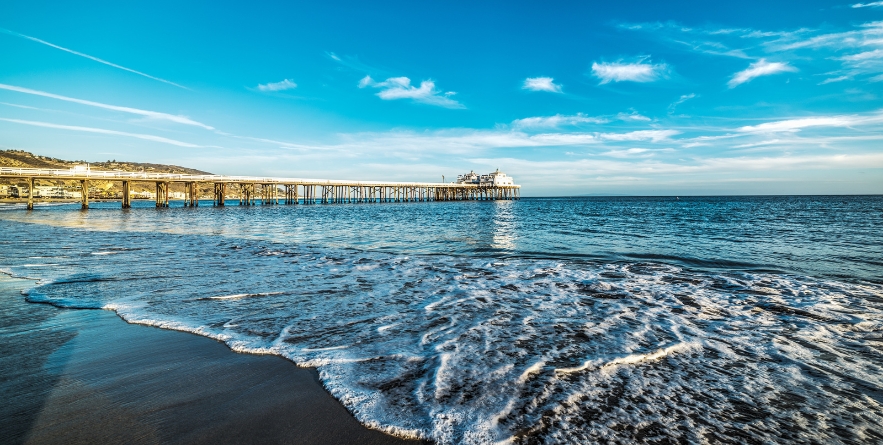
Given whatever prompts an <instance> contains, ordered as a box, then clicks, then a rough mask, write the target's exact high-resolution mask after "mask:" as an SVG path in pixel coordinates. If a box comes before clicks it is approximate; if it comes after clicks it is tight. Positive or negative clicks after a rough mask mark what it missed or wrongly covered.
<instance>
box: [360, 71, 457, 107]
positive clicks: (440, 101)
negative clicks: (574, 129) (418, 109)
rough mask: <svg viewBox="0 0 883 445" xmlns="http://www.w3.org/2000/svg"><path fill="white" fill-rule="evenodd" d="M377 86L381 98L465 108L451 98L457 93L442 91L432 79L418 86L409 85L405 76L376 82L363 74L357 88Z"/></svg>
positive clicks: (409, 81)
mask: <svg viewBox="0 0 883 445" xmlns="http://www.w3.org/2000/svg"><path fill="white" fill-rule="evenodd" d="M367 87H371V88H378V89H380V92H378V93H377V97H379V98H381V99H383V100H397V99H411V100H413V101H415V102H420V103H424V104H427V105H435V106H438V107H444V108H466V107H465V106H464V105H463V104H461V103H460V102H457V101H456V100H453V99H451V97H450V96H453V95H455V94H457V93H455V92H453V91H447V92H442V91H440V90H438V89H436V87H435V82H434V81H432V80H424V81H422V82H420V86H419V87H415V86H413V85H411V79H409V78H407V77H390V78H388V79H386V80H384V81H383V82H377V81H375V80H374V79H372V78H371V76H365V77H363V78H362V80H360V81H359V88H367Z"/></svg>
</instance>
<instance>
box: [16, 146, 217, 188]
mask: <svg viewBox="0 0 883 445" xmlns="http://www.w3.org/2000/svg"><path fill="white" fill-rule="evenodd" d="M86 163H88V164H89V166H90V167H91V168H92V169H93V170H119V171H127V172H142V171H143V172H148V173H184V174H195V175H210V174H211V173H209V172H205V171H202V170H196V169H193V168H187V167H180V166H177V165H166V164H150V163H144V162H125V161H116V160H108V161H106V162H87V161H82V160H80V161H66V160H63V159H57V158H51V157H48V156H40V155H35V154H33V153H30V152H27V151H23V150H0V167H16V168H49V169H61V170H67V169H69V168H71V167H73V166H76V165H83V164H86ZM5 185H19V186H24V185H25V182H24V181H23V180H18V179H15V178H0V186H5ZM36 185H37V186H38V187H40V186H54V187H64V188H65V189H70V190H79V189H78V187H79V186H78V184H76V181H62V180H42V179H41V180H38V181H37V183H36ZM131 190H132V191H133V192H151V191H154V190H155V184H154V183H152V182H133V183H132V184H131ZM183 190H184V186H183V185H182V184H173V185H172V186H171V191H172V192H180V191H183ZM199 192H200V194H201V195H203V196H211V193H212V186H211V185H208V184H203V185H201V186H200V191H199ZM6 193H7V192H6V191H5V190H4V191H3V196H0V198H5V197H6V196H5V194H6ZM121 193H122V186H121V184H120V183H119V182H114V181H99V180H94V181H90V183H89V194H90V196H92V197H93V198H95V199H98V198H106V199H113V198H118V197H119V196H121Z"/></svg>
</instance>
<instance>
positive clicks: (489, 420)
mask: <svg viewBox="0 0 883 445" xmlns="http://www.w3.org/2000/svg"><path fill="white" fill-rule="evenodd" d="M117 206H118V203H116V204H111V203H108V204H99V205H98V208H96V207H95V206H93V208H92V209H90V210H89V211H87V212H80V211H78V210H74V208H73V207H72V206H51V207H41V208H38V209H37V210H35V211H33V212H25V211H23V210H20V209H11V208H5V209H4V210H3V211H0V233H3V235H2V236H0V269H2V270H4V271H6V272H8V273H11V274H13V275H17V276H29V277H34V278H37V279H39V280H40V282H39V284H38V286H36V287H34V288H33V289H31V290H29V291H28V293H27V298H28V299H29V301H33V302H46V303H52V304H55V305H59V306H65V307H95V308H107V309H113V310H116V311H117V312H118V313H119V314H120V315H121V316H122V317H124V318H125V319H127V320H129V321H131V322H138V323H145V324H151V325H156V326H162V327H168V328H173V329H181V330H186V331H191V332H196V333H200V334H203V335H207V336H211V337H214V338H218V339H222V340H224V341H226V342H227V343H228V344H229V345H230V346H231V347H233V348H234V349H237V350H242V351H251V352H265V353H273V354H279V355H283V356H285V357H287V358H290V359H291V360H293V361H295V362H296V363H298V364H302V365H305V366H316V367H317V368H318V369H319V372H320V376H321V378H322V381H323V383H324V384H325V385H326V387H327V388H328V390H329V391H330V392H331V393H332V394H333V395H334V396H335V397H337V398H338V399H339V400H341V402H343V403H344V405H345V406H347V408H349V409H350V411H352V412H353V413H354V414H355V416H356V417H357V418H358V419H359V420H361V421H362V422H363V423H365V424H367V425H370V426H372V427H375V428H378V429H383V430H385V431H389V432H393V433H396V434H400V435H405V436H419V437H427V438H432V439H435V440H437V441H439V442H441V443H491V442H499V441H514V442H523V443H533V442H544V443H549V442H565V443H566V442H573V443H584V442H591V441H598V442H602V441H605V442H606V441H607V440H610V439H614V440H623V441H648V442H666V441H679V440H687V441H691V442H705V441H715V442H718V441H732V442H740V443H742V442H746V441H748V442H752V441H757V442H765V441H767V442H776V443H787V442H795V443H796V442H806V441H818V442H842V443H853V442H867V441H879V440H883V430H881V428H880V426H879V425H881V424H883V408H881V405H883V369H881V368H883V321H881V320H883V284H881V283H883V265H881V258H883V236H881V235H880V233H879V227H881V226H883V198H881V197H736V198H682V199H680V200H677V199H674V198H573V199H524V200H521V201H517V202H510V201H498V202H463V203H416V204H374V205H369V204H345V205H325V206H276V207H257V208H241V207H238V206H232V207H227V208H211V207H201V208H197V209H184V208H172V209H160V210H157V209H153V208H135V209H131V210H128V211H120V210H119V209H117V208H116V207H117ZM22 223H28V224H22ZM31 223H35V224H31Z"/></svg>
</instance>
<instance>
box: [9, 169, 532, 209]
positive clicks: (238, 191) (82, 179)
mask: <svg viewBox="0 0 883 445" xmlns="http://www.w3.org/2000/svg"><path fill="white" fill-rule="evenodd" d="M0 179H13V180H18V181H19V183H21V182H26V183H27V189H28V196H27V198H21V200H22V202H27V208H28V209H29V210H30V209H33V208H34V201H35V200H36V198H35V196H34V191H35V181H37V180H47V181H54V182H59V181H63V182H65V183H67V182H74V183H77V184H78V185H79V189H80V204H81V207H82V208H83V209H88V208H89V181H105V182H107V181H112V182H120V183H121V184H122V190H123V193H122V208H129V207H130V206H131V192H130V190H131V185H132V184H133V183H153V184H155V185H156V194H155V200H156V207H158V208H160V207H168V206H169V201H170V193H171V186H172V184H183V186H184V206H185V207H197V206H199V189H200V186H202V185H209V184H211V185H212V186H213V190H214V192H213V196H212V203H213V205H215V206H224V205H225V204H226V202H227V200H230V199H233V200H235V199H237V198H238V200H239V205H243V206H253V205H259V204H260V205H271V204H272V205H276V204H334V203H384V202H433V201H484V200H512V199H519V198H520V197H521V186H520V185H508V184H507V185H478V184H460V183H432V182H379V181H338V180H324V179H298V178H261V177H252V176H220V175H186V174H173V173H141V172H123V171H107V170H88V169H70V170H49V169H36V168H10V167H0Z"/></svg>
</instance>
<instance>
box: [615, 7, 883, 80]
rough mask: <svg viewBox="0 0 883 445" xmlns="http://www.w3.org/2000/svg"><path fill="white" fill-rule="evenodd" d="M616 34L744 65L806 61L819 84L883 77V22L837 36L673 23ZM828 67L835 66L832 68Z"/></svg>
mask: <svg viewBox="0 0 883 445" xmlns="http://www.w3.org/2000/svg"><path fill="white" fill-rule="evenodd" d="M878 3H880V2H872V3H859V4H856V5H858V6H856V7H870V6H878ZM618 28H619V29H622V30H626V31H633V32H646V33H647V34H648V35H650V33H652V36H653V39H654V40H659V41H662V42H665V43H667V44H669V45H672V46H675V47H680V48H684V47H686V48H687V49H689V50H690V51H694V52H697V53H701V54H709V55H719V56H730V57H738V58H745V59H753V60H758V59H765V58H766V59H773V58H775V59H777V60H780V61H785V60H797V59H803V60H807V58H808V57H809V58H811V60H812V63H808V64H807V65H806V68H805V69H807V70H810V69H817V70H818V72H816V73H810V74H816V75H825V76H826V77H827V80H824V81H822V84H825V83H832V82H842V81H845V80H850V81H861V80H869V81H874V80H873V79H874V78H875V77H876V76H880V75H883V57H881V54H880V53H878V52H876V51H877V50H883V21H871V22H865V23H860V24H857V25H854V26H852V27H850V28H846V29H843V30H840V31H837V32H831V28H829V27H823V28H799V29H791V30H777V31H769V30H759V29H751V28H727V27H719V26H718V27H715V26H711V25H703V26H686V25H682V24H679V23H675V22H664V23H660V22H657V23H637V24H620V25H618ZM832 63H839V64H840V67H839V68H833V67H831V66H830V65H831V64H832Z"/></svg>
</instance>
